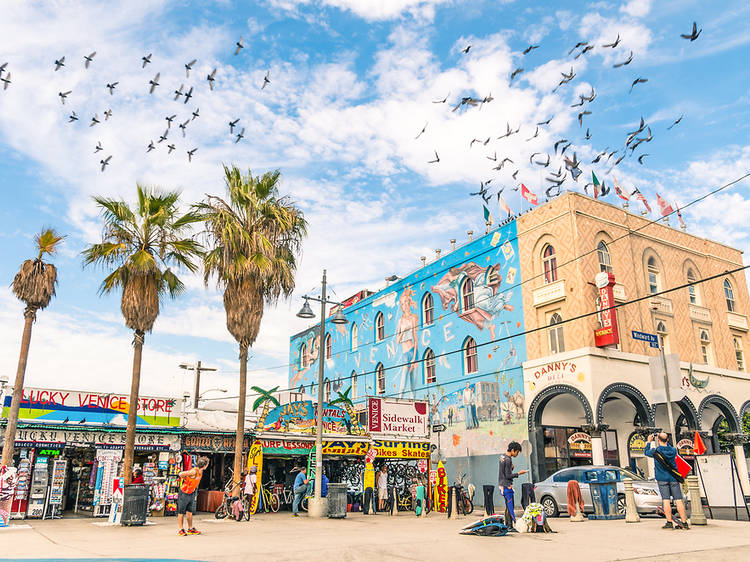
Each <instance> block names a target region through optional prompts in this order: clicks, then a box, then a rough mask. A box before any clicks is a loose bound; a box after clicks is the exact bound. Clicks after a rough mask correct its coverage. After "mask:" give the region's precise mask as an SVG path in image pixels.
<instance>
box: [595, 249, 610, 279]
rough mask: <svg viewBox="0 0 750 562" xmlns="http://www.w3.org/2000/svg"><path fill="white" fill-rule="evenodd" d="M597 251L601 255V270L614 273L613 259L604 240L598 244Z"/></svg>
mask: <svg viewBox="0 0 750 562" xmlns="http://www.w3.org/2000/svg"><path fill="white" fill-rule="evenodd" d="M596 253H597V255H598V256H599V271H603V272H605V273H612V259H611V258H610V256H609V248H607V245H606V244H605V243H604V242H599V244H597V246H596Z"/></svg>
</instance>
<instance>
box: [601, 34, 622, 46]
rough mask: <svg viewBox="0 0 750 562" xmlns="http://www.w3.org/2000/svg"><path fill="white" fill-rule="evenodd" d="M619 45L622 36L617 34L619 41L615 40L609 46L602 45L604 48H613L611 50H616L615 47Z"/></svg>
mask: <svg viewBox="0 0 750 562" xmlns="http://www.w3.org/2000/svg"><path fill="white" fill-rule="evenodd" d="M619 44H620V34H619V33H618V34H617V39H615V40H614V41H612V42H611V43H607V44H605V45H602V47H611V48H613V49H614V48H615V47H617V45H619Z"/></svg>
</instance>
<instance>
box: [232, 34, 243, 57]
mask: <svg viewBox="0 0 750 562" xmlns="http://www.w3.org/2000/svg"><path fill="white" fill-rule="evenodd" d="M235 45H237V48H236V49H235V50H234V54H235V56H236V55H239V54H240V51H241V50H242V49H244V48H245V46H244V45H243V44H242V37H240V40H239V41H237V43H235Z"/></svg>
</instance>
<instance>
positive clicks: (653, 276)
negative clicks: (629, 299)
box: [648, 258, 661, 295]
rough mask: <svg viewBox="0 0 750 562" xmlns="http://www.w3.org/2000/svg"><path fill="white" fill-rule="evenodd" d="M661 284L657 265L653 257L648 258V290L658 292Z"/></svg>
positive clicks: (653, 293) (652, 292)
mask: <svg viewBox="0 0 750 562" xmlns="http://www.w3.org/2000/svg"><path fill="white" fill-rule="evenodd" d="M660 286H661V279H660V273H659V266H658V265H656V260H655V259H654V258H648V292H649V293H650V294H652V295H655V294H656V293H658V292H659V287H660Z"/></svg>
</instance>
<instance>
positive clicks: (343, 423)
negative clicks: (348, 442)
mask: <svg viewBox="0 0 750 562" xmlns="http://www.w3.org/2000/svg"><path fill="white" fill-rule="evenodd" d="M316 416H317V410H316V406H315V404H313V402H312V400H300V401H297V402H289V403H288V404H281V405H280V406H276V407H275V408H274V409H273V410H271V411H270V412H268V415H267V416H265V418H264V417H263V416H262V415H261V417H260V418H259V419H258V425H257V427H256V431H275V432H278V433H289V432H292V433H309V434H314V433H315V427H316V422H317V419H316ZM351 427H352V420H351V418H350V417H349V413H348V412H347V411H346V410H345V409H344V408H339V407H338V406H331V405H329V404H326V403H323V433H342V434H344V435H346V434H349V433H351Z"/></svg>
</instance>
